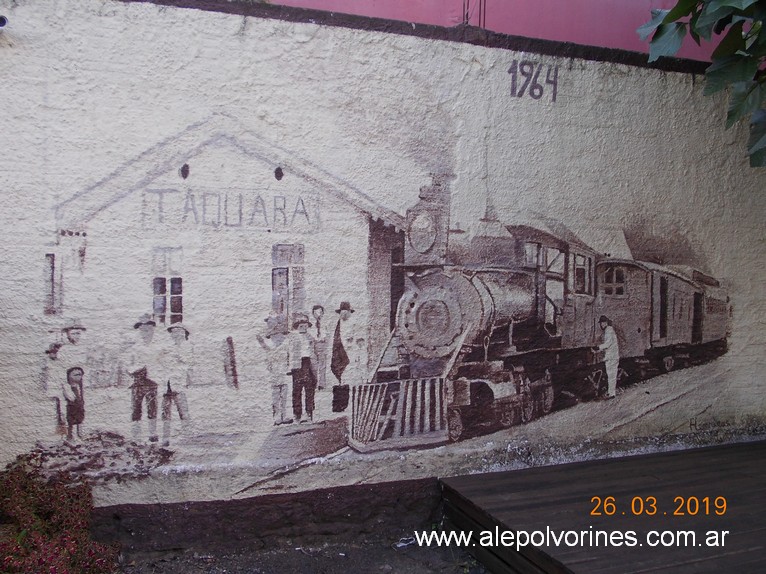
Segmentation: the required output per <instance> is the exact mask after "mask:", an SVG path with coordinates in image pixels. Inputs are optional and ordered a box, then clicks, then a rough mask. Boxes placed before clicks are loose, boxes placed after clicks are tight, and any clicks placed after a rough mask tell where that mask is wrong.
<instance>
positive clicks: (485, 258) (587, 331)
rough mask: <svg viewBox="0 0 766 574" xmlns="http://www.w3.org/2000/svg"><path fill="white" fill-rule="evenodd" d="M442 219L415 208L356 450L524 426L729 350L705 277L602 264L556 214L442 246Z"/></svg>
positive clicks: (358, 417) (360, 415) (720, 294)
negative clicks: (392, 323)
mask: <svg viewBox="0 0 766 574" xmlns="http://www.w3.org/2000/svg"><path fill="white" fill-rule="evenodd" d="M421 197H422V196H421ZM426 199H428V198H426ZM438 199H439V198H438V197H437V200H438ZM440 216H444V213H443V212H442V214H441V215H440V213H439V211H438V209H436V208H434V207H433V205H428V202H427V201H426V200H424V201H421V204H418V206H416V208H415V209H412V210H410V212H408V220H409V221H410V222H411V224H410V227H409V230H410V231H412V230H415V231H416V232H417V233H418V234H419V235H418V236H417V237H415V238H414V239H412V238H410V237H409V231H408V237H407V239H406V241H407V242H408V243H407V245H408V251H405V262H404V265H403V267H404V269H405V271H406V284H405V289H404V295H403V296H402V298H401V299H400V301H399V305H398V311H397V321H396V327H395V329H394V332H393V334H392V337H391V339H390V342H389V344H388V347H387V349H386V350H385V351H384V353H383V355H382V359H381V361H380V365H379V367H378V369H377V371H376V373H375V376H374V378H373V380H372V381H371V382H370V384H369V385H367V389H366V390H358V391H355V392H356V393H357V396H358V398H357V400H356V401H355V402H353V404H354V406H355V411H354V413H353V422H352V432H351V437H350V444H351V445H352V446H354V447H355V448H357V449H359V450H372V449H375V448H405V447H409V446H417V445H422V444H427V443H438V442H440V441H444V440H448V439H450V440H458V439H460V438H461V437H464V436H466V435H467V434H469V432H473V433H485V432H491V431H492V430H497V429H498V428H502V427H508V426H511V425H514V424H520V423H525V422H528V421H530V420H532V419H534V418H537V417H539V416H542V415H545V414H547V413H549V412H551V411H552V410H555V409H559V408H565V407H567V406H571V405H573V404H576V403H577V402H579V401H583V400H591V399H594V398H596V397H599V396H601V395H602V394H605V395H606V396H608V397H611V396H614V393H615V391H616V386H617V384H618V383H619V384H625V383H627V382H629V381H637V380H641V379H644V378H647V377H648V376H653V375H656V374H658V373H660V372H667V371H670V370H672V369H674V368H677V367H679V366H686V365H692V364H699V363H702V362H705V361H707V360H711V359H713V358H715V357H717V356H719V355H721V354H722V353H724V352H725V351H726V337H727V332H728V321H729V304H728V296H727V293H726V292H725V290H724V289H722V288H721V287H720V285H719V283H718V281H717V280H715V279H713V278H712V277H710V276H708V275H706V274H704V273H701V272H699V271H698V270H693V269H689V268H681V267H673V266H662V265H657V264H652V263H645V262H640V261H634V260H627V259H613V258H608V257H604V256H602V255H600V254H599V253H597V252H596V251H595V250H593V249H592V248H590V247H589V246H588V245H586V244H585V243H583V242H582V241H581V240H580V239H579V238H577V237H576V236H575V235H574V234H573V233H571V231H569V230H568V229H566V228H565V227H564V226H561V225H560V224H559V225H556V224H555V222H551V221H550V220H545V221H544V222H543V223H542V224H541V225H540V226H539V227H535V226H532V225H502V224H501V223H500V222H497V223H498V225H497V226H496V228H494V229H493V233H492V234H487V235H482V234H481V233H477V234H475V235H473V236H472V237H469V238H467V239H463V240H462V242H461V243H456V244H455V245H449V246H447V245H446V241H447V240H446V236H447V234H446V233H444V234H442V235H441V238H440V236H439V233H438V230H439V224H438V221H433V220H434V219H435V218H436V219H438V218H439V217H440ZM445 217H446V216H445ZM429 218H430V219H431V220H432V221H431V222H430V225H426V223H428V222H420V223H418V224H417V225H415V224H414V223H412V222H417V221H418V220H419V219H424V220H425V219H429ZM500 230H501V231H500ZM426 235H428V236H426ZM450 239H451V238H450ZM440 241H441V245H440ZM408 254H409V257H408ZM600 319H606V320H605V321H600ZM599 323H601V326H600V325H599ZM612 324H613V325H614V326H616V329H615V327H614V326H612ZM600 327H601V328H600ZM618 373H619V374H620V376H622V379H620V380H618Z"/></svg>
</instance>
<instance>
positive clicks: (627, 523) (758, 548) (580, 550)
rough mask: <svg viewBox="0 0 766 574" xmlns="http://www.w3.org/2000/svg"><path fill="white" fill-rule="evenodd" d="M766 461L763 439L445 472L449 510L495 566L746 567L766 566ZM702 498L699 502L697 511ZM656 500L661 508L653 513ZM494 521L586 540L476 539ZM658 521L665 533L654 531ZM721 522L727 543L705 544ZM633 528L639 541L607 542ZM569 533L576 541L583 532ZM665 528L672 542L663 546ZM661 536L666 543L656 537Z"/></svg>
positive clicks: (595, 570) (601, 570) (598, 573)
mask: <svg viewBox="0 0 766 574" xmlns="http://www.w3.org/2000/svg"><path fill="white" fill-rule="evenodd" d="M765 471H766V441H760V442H751V443H742V444H735V445H726V446H720V447H710V448H702V449H694V450H686V451H675V452H670V453H660V454H651V455H642V456H635V457H625V458H619V459H609V460H597V461H589V462H583V463H575V464H567V465H557V466H550V467H538V468H531V469H526V470H521V471H511V472H498V473H489V474H482V475H470V476H460V477H453V478H446V479H443V480H442V490H443V498H444V504H445V516H446V518H447V519H448V521H449V522H451V523H452V525H454V527H456V528H458V529H462V530H472V531H474V533H475V535H474V542H475V543H477V545H476V546H474V547H473V548H470V550H472V551H473V552H474V553H475V554H476V555H477V558H479V559H482V556H483V557H484V560H485V564H486V565H487V566H488V567H490V568H491V569H492V571H493V572H525V573H526V572H529V573H535V574H537V573H540V572H556V573H563V572H575V573H587V574H612V573H614V574H630V573H636V574H638V573H644V572H667V573H670V572H673V573H686V572H689V573H692V572H693V573H699V572H727V571H737V573H738V574H745V573H748V572H754V573H755V572H766V552H764V549H765V547H766V502H765V501H766V480H764V472H765ZM593 497H599V499H600V500H601V504H597V503H598V500H596V499H594V498H593ZM607 497H614V499H613V502H614V504H615V507H614V509H612V507H611V506H608V507H605V505H604V502H605V501H607ZM705 497H708V504H707V509H705V502H704V499H705ZM717 497H724V498H725V499H726V505H727V507H726V511H725V512H722V508H716V506H715V501H716V498H717ZM653 500H656V502H655V503H654V504H653V503H652V502H653ZM608 502H612V499H608ZM718 502H719V504H720V503H721V499H719V500H718ZM696 503H699V505H698V506H699V507H700V509H698V510H697V511H696V513H694V510H695V506H697V504H696ZM652 506H655V507H656V511H654V514H653V515H649V513H650V512H652ZM679 507H682V508H679ZM612 510H613V512H611V511H612ZM594 511H600V513H601V514H600V515H594V514H593V512H594ZM681 511H683V515H678V514H676V513H678V512H681ZM607 512H608V513H609V514H607ZM692 514H693V515H692ZM718 514H722V515H718ZM495 528H498V530H499V531H500V532H502V531H503V530H512V531H526V532H533V531H541V532H543V533H546V532H547V530H548V529H549V530H550V531H551V532H553V533H554V534H556V535H560V534H561V532H562V531H564V532H568V531H575V532H578V533H584V534H582V535H581V536H582V537H583V538H585V541H584V543H581V541H579V540H578V541H577V542H578V543H576V544H573V545H571V546H569V545H567V544H566V543H565V542H564V541H562V542H560V543H559V544H558V545H556V544H555V543H551V544H550V545H548V546H542V547H539V548H535V547H533V546H526V547H522V548H519V549H518V551H517V549H516V548H515V546H514V547H512V548H508V547H504V546H503V545H496V546H489V547H485V546H481V545H480V544H478V532H479V531H482V530H492V531H494V529H495ZM652 531H655V532H657V533H658V534H657V535H656V536H653V537H652V539H651V540H647V538H646V536H647V534H649V533H650V532H652ZM665 531H668V532H670V533H671V534H667V533H665V534H663V533H664V532H665ZM722 531H728V534H726V535H725V538H723V544H722V545H721V544H720V534H719V545H718V546H709V545H707V544H706V539H707V535H708V532H716V533H721V532H722ZM599 532H605V533H606V534H604V535H603V536H602V535H600V534H598V533H599ZM615 532H616V533H622V534H612V533H615ZM628 532H633V533H634V537H635V539H636V544H635V546H627V545H626V544H625V543H624V540H626V539H624V538H623V539H622V540H623V544H621V545H613V544H608V543H606V542H605V537H606V536H614V537H615V538H614V541H615V542H616V543H617V542H620V536H624V535H625V534H626V533H628ZM679 532H680V533H683V532H693V533H694V534H693V537H694V538H693V540H694V544H693V545H692V535H685V534H679ZM593 533H596V534H595V536H596V537H595V538H593V536H594V534H593ZM567 536H568V538H567V539H566V540H568V541H569V542H573V541H575V540H576V536H577V535H575V537H573V536H572V535H570V534H567ZM660 536H665V538H664V541H665V542H670V541H671V538H672V539H673V542H674V545H671V546H667V547H666V546H663V544H662V539H660V538H659V537H660ZM549 540H550V538H549ZM676 540H678V541H679V544H681V546H677V545H675V541H676ZM655 541H660V543H659V544H658V545H657V546H650V544H649V542H655ZM628 542H630V540H628ZM684 543H685V544H686V545H683V544H684ZM488 555H491V556H490V557H489V558H488Z"/></svg>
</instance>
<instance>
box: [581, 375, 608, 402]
mask: <svg viewBox="0 0 766 574" xmlns="http://www.w3.org/2000/svg"><path fill="white" fill-rule="evenodd" d="M603 377H604V373H603V371H602V370H601V369H594V370H592V371H591V372H590V373H588V376H587V377H585V388H586V390H587V393H586V396H588V395H592V396H593V397H594V398H595V397H597V396H598V395H599V392H600V390H601V379H602V378H603Z"/></svg>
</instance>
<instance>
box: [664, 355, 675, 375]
mask: <svg viewBox="0 0 766 574" xmlns="http://www.w3.org/2000/svg"><path fill="white" fill-rule="evenodd" d="M675 365H676V361H675V359H674V358H673V355H668V356H667V357H664V358H663V359H662V369H663V370H664V371H665V372H666V373H669V372H670V371H672V370H673V367H675Z"/></svg>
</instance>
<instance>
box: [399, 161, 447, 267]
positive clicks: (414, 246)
mask: <svg viewBox="0 0 766 574" xmlns="http://www.w3.org/2000/svg"><path fill="white" fill-rule="evenodd" d="M452 177H454V176H452V175H451V174H446V173H439V174H431V180H432V181H431V185H424V186H423V187H421V188H420V192H419V194H418V196H419V198H420V201H418V202H417V203H416V204H415V206H414V207H412V208H411V209H408V210H407V241H406V242H405V251H404V261H405V263H406V264H407V265H413V266H429V267H435V266H442V265H444V264H445V262H446V258H447V239H448V232H449V219H450V188H449V180H450V179H452Z"/></svg>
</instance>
